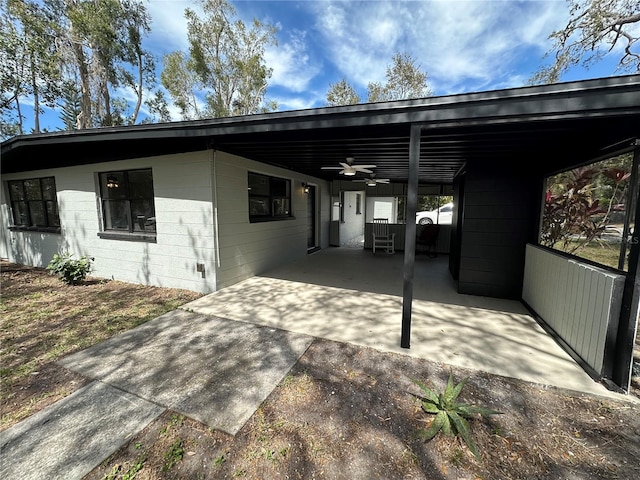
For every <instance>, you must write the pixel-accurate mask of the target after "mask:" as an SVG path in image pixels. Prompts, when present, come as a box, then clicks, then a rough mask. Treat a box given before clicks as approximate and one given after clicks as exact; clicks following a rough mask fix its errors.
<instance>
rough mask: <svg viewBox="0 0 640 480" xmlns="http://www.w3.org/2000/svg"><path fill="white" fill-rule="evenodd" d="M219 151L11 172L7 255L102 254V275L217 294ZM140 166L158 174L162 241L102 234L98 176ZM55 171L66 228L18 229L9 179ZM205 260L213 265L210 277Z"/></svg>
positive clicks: (26, 258)
mask: <svg viewBox="0 0 640 480" xmlns="http://www.w3.org/2000/svg"><path fill="white" fill-rule="evenodd" d="M211 156H212V153H211V152H209V151H203V152H197V153H190V154H181V155H167V156H162V157H153V158H141V159H134V160H124V161H117V162H108V163H101V164H93V165H82V166H74V167H65V168H57V169H49V170H38V171H32V172H22V173H19V174H9V175H3V178H2V180H3V182H2V183H3V188H2V206H1V209H0V214H1V215H2V218H1V224H2V226H1V229H2V230H1V233H2V239H1V240H0V252H1V254H2V256H3V257H5V258H7V259H8V260H9V261H11V262H16V263H20V264H25V265H33V266H40V267H44V266H46V265H47V264H48V263H49V261H50V260H51V258H52V256H53V254H54V253H59V252H65V251H69V252H70V253H73V254H75V255H76V256H80V255H87V256H91V257H94V258H95V262H94V269H93V272H92V274H91V275H93V276H96V277H101V278H113V279H115V280H122V281H126V282H132V283H142V284H145V285H156V286H162V287H172V288H184V289H188V290H193V291H198V292H211V291H214V290H215V287H216V278H215V273H216V270H215V261H214V260H215V254H214V252H215V251H214V247H215V242H214V223H213V205H212V201H211V199H212V168H211V165H212V160H211ZM138 168H151V169H152V172H153V188H154V195H155V211H156V229H157V233H156V241H157V243H148V242H140V241H129V240H111V239H104V238H99V237H98V232H99V229H100V219H99V213H98V210H99V208H100V207H99V202H98V193H97V191H96V189H97V185H96V180H95V175H96V173H97V172H105V171H112V170H129V169H138ZM47 176H53V177H55V182H56V190H57V197H58V210H59V213H60V224H61V233H60V234H51V233H38V232H23V231H10V230H9V229H8V228H7V227H8V225H9V223H12V222H11V213H10V209H9V206H8V199H7V198H6V189H5V185H6V181H7V180H14V179H26V178H39V177H47ZM245 190H246V189H245ZM197 263H204V264H205V271H206V273H205V275H206V276H205V278H202V274H201V273H199V272H196V264H197Z"/></svg>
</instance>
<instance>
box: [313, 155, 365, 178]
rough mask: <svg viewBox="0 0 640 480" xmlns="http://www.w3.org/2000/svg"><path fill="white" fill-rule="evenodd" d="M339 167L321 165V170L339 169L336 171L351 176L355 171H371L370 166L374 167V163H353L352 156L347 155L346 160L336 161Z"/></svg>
mask: <svg viewBox="0 0 640 480" xmlns="http://www.w3.org/2000/svg"><path fill="white" fill-rule="evenodd" d="M338 163H339V164H340V165H341V166H340V167H321V170H340V171H339V172H338V173H341V174H343V175H348V176H353V175H355V174H356V173H357V172H362V173H373V171H371V170H369V169H370V168H376V166H375V165H353V157H347V162H346V163H345V162H338Z"/></svg>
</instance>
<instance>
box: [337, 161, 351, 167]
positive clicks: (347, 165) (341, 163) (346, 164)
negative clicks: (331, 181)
mask: <svg viewBox="0 0 640 480" xmlns="http://www.w3.org/2000/svg"><path fill="white" fill-rule="evenodd" d="M338 163H339V164H340V165H342V168H349V167H351V165H349V164H348V163H344V162H338Z"/></svg>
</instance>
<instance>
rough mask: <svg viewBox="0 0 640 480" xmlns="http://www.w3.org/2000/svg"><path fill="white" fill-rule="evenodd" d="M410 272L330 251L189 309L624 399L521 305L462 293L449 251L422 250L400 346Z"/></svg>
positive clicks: (395, 260) (352, 252)
mask: <svg viewBox="0 0 640 480" xmlns="http://www.w3.org/2000/svg"><path fill="white" fill-rule="evenodd" d="M402 268H403V260H402V255H401V254H396V255H375V256H374V255H373V254H372V253H371V252H370V251H366V250H362V249H354V248H333V249H327V250H321V251H319V252H317V253H314V254H312V255H308V256H307V257H306V258H305V259H304V260H302V261H299V262H295V263H292V264H289V265H287V266H285V267H282V268H279V269H276V270H273V271H269V272H267V273H266V274H264V275H261V276H256V277H252V278H250V279H248V280H246V281H243V282H241V283H239V284H236V285H232V286H230V287H227V288H224V289H222V290H220V291H218V292H215V293H213V294H210V295H207V296H205V297H202V298H200V299H198V300H195V301H193V302H190V303H188V304H186V305H185V306H184V308H187V309H190V310H193V311H196V312H199V313H203V314H210V315H213V314H215V315H218V316H221V317H225V318H229V319H233V320H241V321H244V322H253V323H256V324H261V325H268V326H271V327H276V328H281V329H285V330H289V331H292V332H297V333H303V334H308V335H313V336H316V337H322V338H327V339H331V340H335V341H339V342H348V343H352V344H357V345H363V346H368V347H373V348H376V349H379V350H382V351H387V352H395V353H401V354H405V355H411V356H415V357H420V358H425V359H428V360H432V361H435V362H441V363H444V364H450V365H453V366H460V367H465V368H472V369H476V370H482V371H485V372H488V373H492V374H497V375H503V376H507V377H512V378H518V379H522V380H526V381H530V382H534V383H538V384H542V385H549V386H555V387H560V388H566V389H570V390H576V391H581V392H587V393H594V394H599V395H606V396H615V394H613V393H612V392H610V391H609V390H607V389H606V388H605V387H604V386H602V385H600V384H599V383H597V382H595V381H594V380H593V379H592V378H591V377H590V376H589V375H587V373H586V372H585V371H584V370H583V369H582V368H581V367H580V366H579V365H578V364H577V363H576V362H575V361H574V360H573V359H572V358H571V356H569V354H567V353H566V352H565V351H564V350H563V349H562V348H561V347H560V346H559V345H558V344H557V343H556V342H555V341H554V339H553V338H552V337H550V336H549V335H548V334H546V333H545V331H544V330H543V329H542V327H540V326H539V325H538V323H537V322H536V321H535V320H534V319H533V317H532V316H531V315H530V314H529V312H528V310H527V309H526V308H525V307H524V306H523V305H522V303H520V302H518V301H512V300H503V299H498V298H488V297H480V296H474V295H461V294H458V293H457V292H456V289H455V284H454V282H453V280H452V279H451V276H450V275H449V272H448V257H447V256H440V257H438V258H428V257H426V256H417V258H416V267H415V268H416V271H415V280H414V302H413V309H412V335H411V348H410V349H404V348H401V347H400V333H401V324H402V278H403V273H402Z"/></svg>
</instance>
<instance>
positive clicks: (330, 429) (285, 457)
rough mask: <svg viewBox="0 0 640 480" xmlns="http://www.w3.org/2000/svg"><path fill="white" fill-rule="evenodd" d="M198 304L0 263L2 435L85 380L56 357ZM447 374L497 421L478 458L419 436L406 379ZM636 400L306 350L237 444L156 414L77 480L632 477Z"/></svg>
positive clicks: (477, 427)
mask: <svg viewBox="0 0 640 480" xmlns="http://www.w3.org/2000/svg"><path fill="white" fill-rule="evenodd" d="M197 296H199V295H198V294H194V293H192V292H185V291H179V290H171V289H155V288H152V287H142V286H139V285H131V284H126V283H122V282H100V281H97V280H91V281H90V282H87V283H86V284H85V285H82V286H79V287H67V286H65V285H63V284H61V283H60V282H59V281H58V280H57V279H56V278H55V277H51V276H50V275H48V273H47V272H45V271H43V270H42V269H29V268H25V267H18V266H11V265H7V264H2V302H1V304H0V308H1V311H0V313H1V314H2V329H1V335H2V338H1V340H2V351H1V360H2V368H3V378H2V380H3V389H2V415H3V425H2V427H3V429H4V428H8V426H10V425H12V424H14V423H15V422H17V421H19V420H20V419H22V418H25V417H26V416H28V415H31V414H33V413H35V412H36V411H38V410H40V409H42V408H44V407H45V406H46V405H49V404H51V403H53V402H54V401H56V400H57V399H59V398H62V397H64V396H66V395H68V394H69V393H71V392H72V391H74V390H76V389H77V388H79V387H80V386H82V385H84V384H85V383H86V379H84V378H83V377H81V376H79V375H77V374H74V373H72V372H70V371H68V370H66V369H64V368H61V367H59V366H58V365H57V364H56V363H55V360H56V359H57V358H60V357H61V356H63V355H67V354H69V353H72V352H74V351H77V350H80V349H82V348H86V347H87V346H89V345H90V344H94V343H97V342H99V341H102V340H103V339H105V338H108V337H109V336H112V335H115V334H116V333H119V332H121V331H124V330H126V329H128V328H131V327H133V326H135V325H137V324H139V323H142V322H143V321H146V320H149V319H151V318H154V317H155V316H157V315H160V314H162V313H164V311H167V310H170V309H172V308H175V307H176V306H178V305H180V304H182V303H185V302H187V301H189V300H191V299H193V298H196V297H197ZM152 307H153V308H152ZM450 373H453V376H454V378H455V380H456V381H460V380H462V379H466V378H468V382H467V383H466V385H465V386H464V387H463V389H462V392H461V395H460V399H461V401H464V402H467V403H471V404H478V405H482V406H486V407H489V408H492V409H495V410H498V411H500V412H502V413H501V414H500V415H494V416H490V417H489V418H475V419H474V420H472V421H471V429H472V435H473V439H474V440H475V442H476V444H477V445H478V448H479V450H480V453H481V457H480V458H479V459H477V458H475V457H474V456H473V455H472V454H471V453H470V451H469V449H468V448H467V447H466V445H465V444H464V443H463V442H461V441H460V439H458V438H456V437H447V436H444V435H441V434H439V435H438V436H436V437H435V438H434V439H433V440H431V441H429V442H425V441H424V440H423V439H422V438H421V437H420V432H421V431H422V430H423V429H425V428H427V427H428V425H430V422H431V421H432V418H433V416H432V415H430V414H427V413H425V412H424V411H423V410H422V408H421V400H420V398H421V395H422V394H423V393H422V391H421V390H420V389H419V388H418V387H417V386H416V384H415V383H414V382H413V379H419V380H421V381H422V382H424V383H425V384H427V385H428V386H430V387H433V388H435V389H437V390H442V389H443V388H444V386H445V384H446V381H447V378H448V376H449V374H450ZM636 381H637V379H636ZM636 385H637V383H636ZM634 388H635V387H634ZM637 393H638V391H637V390H632V392H631V395H630V396H629V400H630V401H628V402H627V401H613V400H610V399H608V398H604V397H597V396H592V395H583V394H579V393H576V392H570V391H564V390H559V389H555V388H546V387H544V386H539V385H535V384H531V383H527V382H521V381H517V380H514V379H509V378H504V377H499V376H495V375H489V374H485V373H482V372H476V371H470V370H465V369H460V368H451V367H449V366H447V365H443V364H438V363H434V362H429V361H427V360H423V359H415V358H412V357H408V356H405V355H397V354H391V353H382V352H379V351H377V350H374V349H369V348H363V347H358V346H354V345H348V344H341V343H336V342H332V341H328V340H322V339H317V340H315V341H314V343H313V344H312V345H311V346H310V347H309V349H308V350H307V352H306V353H305V354H304V355H303V356H302V357H301V358H300V360H299V361H298V362H297V363H296V365H295V366H294V367H293V369H292V370H291V371H290V372H289V374H287V375H286V376H285V378H284V379H283V380H282V381H281V382H280V384H279V385H278V386H277V387H276V388H275V389H274V391H273V392H272V393H271V395H270V396H269V397H268V398H267V399H266V400H265V402H263V404H262V405H261V406H260V408H259V409H258V410H257V411H256V412H255V414H254V415H253V416H252V417H251V418H250V419H249V421H248V422H247V423H246V424H245V425H244V427H243V428H242V429H241V430H240V431H239V432H238V433H237V434H236V435H235V436H230V435H227V434H225V433H223V432H219V431H216V430H214V429H211V428H209V427H208V426H206V425H203V424H202V423H199V422H197V421H195V420H193V419H190V418H187V417H185V416H183V415H181V414H180V413H178V412H173V411H166V412H165V413H164V414H163V415H162V416H161V417H159V418H158V419H157V420H156V421H154V422H152V423H151V424H149V425H148V426H147V427H146V428H145V429H144V430H142V431H141V432H139V433H138V434H137V435H135V436H134V437H133V438H131V439H130V440H129V441H128V443H127V444H126V445H125V446H124V447H123V448H122V449H120V450H119V451H117V452H114V454H113V455H111V456H110V457H109V458H108V459H106V460H105V461H104V462H103V463H102V464H101V465H100V466H98V467H97V468H96V469H94V471H93V472H91V473H90V474H89V475H87V477H86V478H87V479H124V478H128V479H131V478H134V476H135V478H136V479H198V478H202V479H218V478H220V479H222V478H247V479H258V478H259V479H276V478H292V479H297V478H299V479H314V478H315V479H332V480H333V479H349V480H351V479H367V480H369V479H370V480H377V479H385V480H386V479H396V478H397V479H436V480H437V479H463V480H464V479H474V480H476V479H527V480H529V479H550V480H551V479H554V480H555V479H558V478H563V479H581V480H584V479H629V480H630V479H634V480H635V479H636V478H640V464H639V463H638V458H640V415H639V414H640V404H639V403H637V402H633V401H631V400H632V399H633V398H634V397H633V395H636V394H637Z"/></svg>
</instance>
